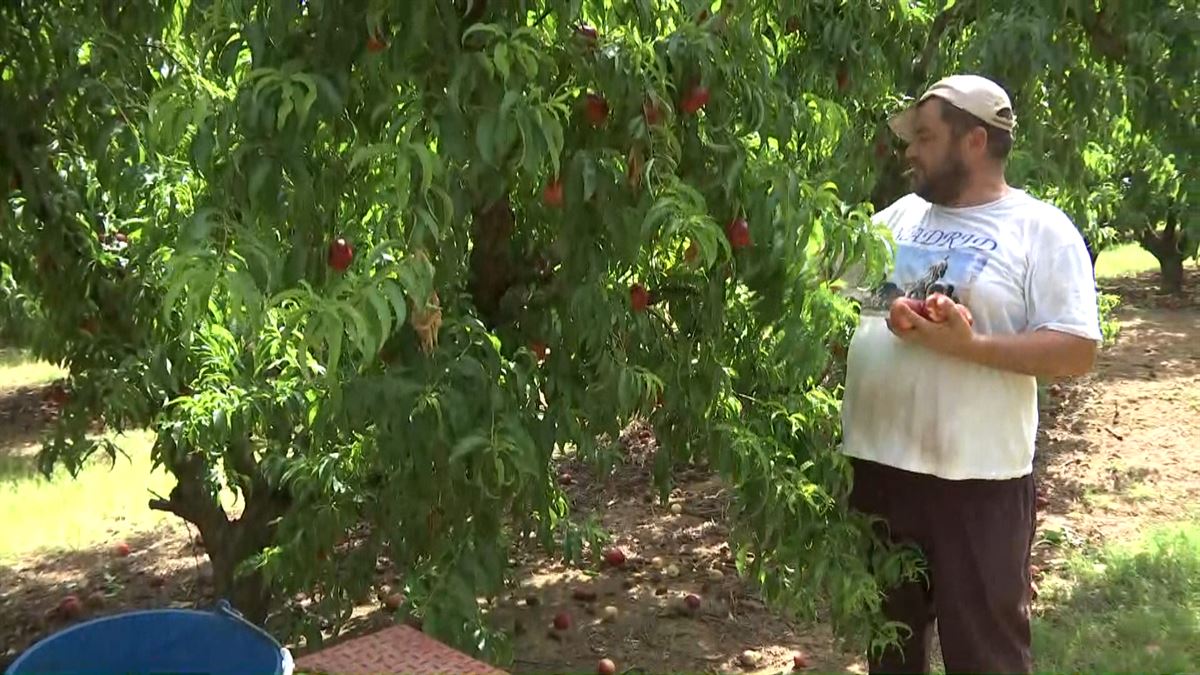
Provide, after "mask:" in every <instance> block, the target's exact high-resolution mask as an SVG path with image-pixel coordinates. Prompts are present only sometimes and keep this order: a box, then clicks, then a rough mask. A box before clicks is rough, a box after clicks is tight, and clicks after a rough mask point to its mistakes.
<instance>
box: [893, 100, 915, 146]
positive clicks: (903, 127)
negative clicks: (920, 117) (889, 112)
mask: <svg viewBox="0 0 1200 675" xmlns="http://www.w3.org/2000/svg"><path fill="white" fill-rule="evenodd" d="M888 128H890V129H891V130H892V133H894V134H896V135H897V136H899V137H900V140H902V141H904V142H905V143H911V142H912V139H913V137H914V136H916V135H917V108H916V106H911V107H909V108H906V109H904V110H902V111H901V112H899V113H897V114H896V115H893V116H892V118H891V119H889V120H888Z"/></svg>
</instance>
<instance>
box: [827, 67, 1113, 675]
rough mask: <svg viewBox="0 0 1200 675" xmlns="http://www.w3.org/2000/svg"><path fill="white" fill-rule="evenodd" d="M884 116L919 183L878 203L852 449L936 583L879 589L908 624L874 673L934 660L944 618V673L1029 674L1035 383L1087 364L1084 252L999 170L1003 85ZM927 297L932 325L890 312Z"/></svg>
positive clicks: (851, 388) (1003, 142)
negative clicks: (880, 229)
mask: <svg viewBox="0 0 1200 675" xmlns="http://www.w3.org/2000/svg"><path fill="white" fill-rule="evenodd" d="M890 126H891V128H892V130H893V131H894V132H895V133H896V134H897V135H898V136H900V137H901V139H902V140H904V141H906V142H907V143H908V147H907V151H906V153H905V156H906V158H907V159H908V161H909V163H910V164H911V167H912V175H911V177H912V185H913V193H912V194H909V195H907V196H905V197H903V198H901V199H899V200H898V201H896V202H895V203H894V204H891V205H890V206H888V207H887V208H885V209H884V210H882V211H881V212H880V213H879V214H878V216H877V220H878V221H879V222H881V223H884V224H886V225H887V227H888V228H890V230H891V232H892V233H893V235H894V240H895V243H896V248H895V251H894V253H895V269H894V270H893V271H892V272H891V273H890V275H889V276H888V279H887V280H886V283H885V284H884V286H883V288H885V289H888V291H887V292H884V291H881V292H878V293H876V299H877V306H876V307H874V308H872V307H870V306H866V307H864V310H865V311H864V312H863V315H862V320H861V322H860V325H859V327H858V329H857V330H856V332H855V334H854V337H853V339H852V340H851V343H850V348H849V352H848V355H847V358H848V365H847V377H846V380H847V381H846V391H845V398H844V402H843V430H844V452H845V454H846V455H848V456H849V457H850V458H851V460H850V461H851V463H852V464H853V466H854V472H855V485H854V489H853V491H852V494H851V498H850V503H851V506H852V507H853V508H854V509H856V510H858V511H861V512H864V513H868V514H872V515H876V516H879V517H881V518H882V519H883V520H884V521H885V522H886V524H887V531H888V533H889V534H890V536H891V537H892V539H893V540H895V541H902V542H908V543H912V544H915V545H916V546H918V547H919V548H920V549H921V550H922V552H923V553H924V556H925V559H926V561H927V563H928V568H927V571H928V581H927V582H926V581H924V580H923V581H922V582H920V583H913V584H908V585H906V586H904V587H901V588H898V589H893V590H892V591H891V592H890V593H889V595H888V597H887V598H886V599H885V603H884V607H885V612H886V613H887V615H888V618H889V619H891V620H895V621H900V622H902V623H904V624H906V625H908V626H909V627H910V628H911V629H912V635H911V637H910V638H909V639H907V640H906V642H905V644H904V647H903V650H901V651H897V650H895V649H889V650H887V651H886V652H885V653H884V654H883V655H882V656H881V657H878V658H876V657H872V661H871V664H870V667H871V672H872V673H878V672H927V671H928V668H929V651H930V647H931V640H932V630H933V623H934V620H935V619H936V620H937V626H938V634H939V636H940V639H941V646H942V653H943V656H944V658H945V663H946V668H947V670H948V671H969V672H1029V671H1031V669H1032V659H1031V654H1030V651H1031V648H1030V627H1029V603H1030V581H1031V580H1030V576H1029V557H1030V549H1031V546H1032V542H1033V534H1034V526H1035V488H1034V483H1033V477H1032V470H1033V454H1034V437H1035V434H1036V431H1037V423H1038V419H1037V378H1055V377H1068V376H1076V375H1081V374H1084V373H1086V372H1088V371H1089V370H1090V369H1091V367H1092V363H1093V361H1094V358H1095V354H1096V349H1097V344H1098V343H1099V342H1100V340H1101V333H1100V326H1099V317H1098V311H1097V308H1096V288H1095V280H1094V278H1093V275H1092V266H1091V259H1090V258H1089V256H1088V252H1087V248H1086V247H1085V246H1084V242H1083V238H1082V237H1081V235H1080V234H1079V232H1078V230H1076V228H1075V227H1074V225H1073V224H1072V223H1071V221H1070V219H1069V218H1068V217H1067V216H1066V215H1065V214H1064V213H1063V212H1062V211H1060V210H1059V209H1057V208H1055V207H1054V206H1052V205H1050V204H1048V203H1046V202H1043V201H1040V200H1038V199H1036V198H1034V197H1032V196H1031V195H1029V194H1028V193H1026V192H1025V191H1023V190H1020V189H1017V188H1014V187H1011V186H1009V185H1008V183H1007V182H1006V180H1005V160H1006V157H1007V155H1008V153H1009V151H1010V149H1011V147H1012V143H1013V129H1014V128H1015V126H1016V119H1015V116H1014V114H1013V109H1012V104H1011V103H1010V102H1009V97H1008V95H1007V94H1006V93H1005V92H1004V90H1003V89H1002V88H1001V87H1000V86H999V85H997V84H996V83H994V82H992V81H990V80H987V79H985V78H983V77H978V76H973V75H956V76H952V77H948V78H946V79H943V80H941V81H939V82H937V83H936V84H934V85H933V87H931V88H930V89H929V90H928V91H927V92H925V94H924V95H923V96H922V97H921V98H920V99H919V101H918V102H917V104H916V105H914V106H913V107H911V108H909V109H907V110H905V111H904V112H903V113H901V114H899V115H897V116H896V117H894V118H893V119H892V120H891V124H890ZM931 293H933V294H934V295H933V296H932V298H933V300H932V302H933V303H934V305H933V307H932V309H934V310H935V312H934V314H935V318H940V319H941V320H940V322H935V321H931V320H928V319H926V318H924V317H922V316H921V315H920V314H918V313H917V312H916V311H913V309H911V308H910V307H909V306H908V305H903V306H901V307H899V308H897V309H896V310H895V312H894V313H893V314H892V317H893V318H895V319H897V320H896V321H890V320H889V319H888V318H885V316H884V314H885V313H886V312H887V310H888V308H889V306H890V304H891V302H892V301H893V300H894V298H897V297H902V296H904V297H907V298H911V299H925V298H926V297H928V296H929V295H930V294H931ZM938 298H940V299H938ZM954 303H961V304H962V305H965V306H966V307H967V308H968V309H969V310H970V315H971V316H973V323H971V322H969V321H968V320H967V319H966V318H964V317H963V316H962V315H961V314H960V312H959V311H954V310H955V309H956V308H955V306H954ZM938 314H940V315H941V316H940V317H938V316H937V315H938Z"/></svg>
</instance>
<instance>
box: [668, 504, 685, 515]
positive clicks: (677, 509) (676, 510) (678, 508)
mask: <svg viewBox="0 0 1200 675" xmlns="http://www.w3.org/2000/svg"><path fill="white" fill-rule="evenodd" d="M671 513H673V514H675V515H679V514H681V513H683V505H682V504H680V503H679V502H676V503H674V504H672V505H671Z"/></svg>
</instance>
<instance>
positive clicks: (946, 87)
mask: <svg viewBox="0 0 1200 675" xmlns="http://www.w3.org/2000/svg"><path fill="white" fill-rule="evenodd" d="M931 96H937V97H939V98H942V99H944V100H946V101H947V102H949V103H950V104H952V105H955V106H957V107H959V108H962V109H963V110H966V111H967V112H969V113H971V114H972V115H974V116H976V117H978V118H979V119H981V120H983V121H984V122H985V123H987V124H990V125H991V126H994V127H996V128H998V129H1003V130H1005V131H1008V132H1012V131H1013V130H1014V129H1015V128H1016V126H1017V118H1016V116H1015V115H1014V114H1013V109H1012V102H1011V101H1009V100H1008V93H1006V92H1005V91H1004V88H1003V87H1001V86H1000V85H998V84H996V83H995V82H993V81H991V80H989V79H987V78H986V77H981V76H979V75H951V76H949V77H945V78H942V79H940V80H938V81H937V82H935V83H933V86H932V87H930V88H929V89H927V90H925V93H924V94H921V98H920V99H918V100H917V102H916V103H914V104H913V105H911V106H909V107H908V108H906V109H905V110H904V111H903V112H901V113H899V114H898V115H895V116H894V117H892V118H891V119H890V120H888V126H889V127H891V129H892V131H893V132H895V134H896V135H897V136H899V137H900V138H901V139H902V140H904V141H905V142H911V141H912V139H913V137H914V136H915V135H916V126H917V106H918V105H920V104H921V102H923V101H924V100H925V99H927V98H929V97H931ZM1006 109H1007V110H1008V112H1007V113H1006V114H1005V115H1003V116H1002V115H1001V114H1000V111H1002V110H1006Z"/></svg>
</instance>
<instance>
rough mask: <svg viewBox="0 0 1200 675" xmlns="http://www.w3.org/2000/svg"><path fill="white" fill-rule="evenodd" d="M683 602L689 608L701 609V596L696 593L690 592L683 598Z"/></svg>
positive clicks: (692, 609) (693, 609)
mask: <svg viewBox="0 0 1200 675" xmlns="http://www.w3.org/2000/svg"><path fill="white" fill-rule="evenodd" d="M683 604H685V605H687V608H688V609H690V610H691V611H693V612H694V611H696V610H698V609H700V596H699V595H696V594H695V593H688V594H687V596H685V597H684V598H683Z"/></svg>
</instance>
